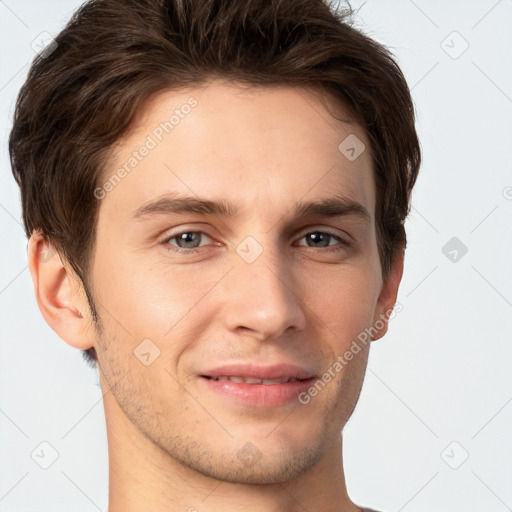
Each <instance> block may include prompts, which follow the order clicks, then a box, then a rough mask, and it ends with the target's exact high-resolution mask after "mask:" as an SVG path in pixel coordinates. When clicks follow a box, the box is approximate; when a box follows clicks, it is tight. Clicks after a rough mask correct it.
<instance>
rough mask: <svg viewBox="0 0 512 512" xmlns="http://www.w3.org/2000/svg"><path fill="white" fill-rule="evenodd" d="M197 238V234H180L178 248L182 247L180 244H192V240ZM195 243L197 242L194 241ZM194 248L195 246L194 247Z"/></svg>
mask: <svg viewBox="0 0 512 512" xmlns="http://www.w3.org/2000/svg"><path fill="white" fill-rule="evenodd" d="M196 236H197V233H194V232H192V231H191V232H189V233H182V234H181V235H180V236H179V237H178V241H179V243H178V245H179V246H180V247H183V245H182V243H184V244H190V243H192V244H193V243H194V240H193V238H194V237H196ZM196 242H197V240H196ZM185 247H186V248H190V247H189V246H188V245H185ZM194 247H195V246H194Z"/></svg>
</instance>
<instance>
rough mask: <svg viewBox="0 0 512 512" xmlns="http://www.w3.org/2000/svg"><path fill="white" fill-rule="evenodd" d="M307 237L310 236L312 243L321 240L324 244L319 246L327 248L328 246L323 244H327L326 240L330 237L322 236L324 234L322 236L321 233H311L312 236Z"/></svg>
mask: <svg viewBox="0 0 512 512" xmlns="http://www.w3.org/2000/svg"><path fill="white" fill-rule="evenodd" d="M309 236H310V238H311V239H312V240H313V242H319V241H322V239H323V242H324V243H323V244H321V245H320V246H321V247H327V245H328V244H327V243H325V242H327V241H328V238H329V236H330V235H328V236H324V234H323V233H312V234H311V235H309Z"/></svg>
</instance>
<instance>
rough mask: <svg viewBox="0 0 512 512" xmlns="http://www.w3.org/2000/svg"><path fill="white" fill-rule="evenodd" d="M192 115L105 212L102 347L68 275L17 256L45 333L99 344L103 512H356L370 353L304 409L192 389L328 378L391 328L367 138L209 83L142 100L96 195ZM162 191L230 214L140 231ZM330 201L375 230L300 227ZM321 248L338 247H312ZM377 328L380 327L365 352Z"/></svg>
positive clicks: (262, 94)
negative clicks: (315, 236)
mask: <svg viewBox="0 0 512 512" xmlns="http://www.w3.org/2000/svg"><path fill="white" fill-rule="evenodd" d="M190 97H193V98H195V99H196V100H197V105H196V106H195V107H194V108H192V109H191V111H190V113H189V114H188V115H186V116H184V117H183V119H180V121H179V123H178V124H177V125H176V126H175V127H174V129H173V130H172V132H169V133H168V134H165V136H164V137H163V138H162V140H161V141H160V142H159V143H158V145H157V146H156V147H154V148H152V149H151V151H150V152H149V153H148V154H147V156H145V157H144V158H143V159H142V160H141V161H140V162H138V163H137V166H136V167H135V168H134V169H133V170H132V171H131V172H130V173H129V174H128V175H127V176H126V177H124V178H123V179H122V180H121V181H120V182H119V183H117V184H116V186H115V187H114V188H113V189H112V190H110V191H108V193H106V194H105V197H104V198H103V199H101V206H100V210H99V218H98V225H97V237H96V244H95V247H94V252H93V260H92V262H93V264H92V271H91V274H90V276H89V278H90V279H89V280H90V283H91V287H92V293H93V296H94V301H95V304H96V307H97V311H98V314H99V317H100V320H101V327H102V329H101V332H100V331H99V330H98V329H97V328H96V327H95V325H94V324H93V323H92V320H91V315H90V312H89V309H88V306H87V301H86V299H85V295H84V292H83V289H82V287H81V284H80V282H79V281H78V280H77V279H76V277H75V276H74V275H73V273H72V272H71V270H70V267H69V265H68V264H67V263H66V261H65V260H63V259H61V258H60V257H59V255H58V254H57V253H53V256H52V257H51V258H48V257H45V258H41V257H38V255H41V254H43V253H44V254H48V252H44V251H47V250H48V247H47V244H46V243H45V242H44V240H43V239H42V237H41V236H40V234H39V233H34V235H33V236H32V238H31V240H30V249H31V250H29V266H30V270H31V274H32V277H33V281H34V286H35V290H36V295H37V299H38V303H39V307H40V309H41V311H42V313H43V315H44V317H45V319H46V320H47V322H48V323H49V324H50V326H51V327H52V328H53V329H54V330H55V331H56V332H57V334H59V336H60V337H61V338H62V339H63V340H65V341H66V342H67V343H68V344H70V345H71V346H73V347H76V348H80V349H86V348H89V347H91V346H94V347H95V348H96V351H97V354H98V357H99V372H100V384H101V388H102V391H103V394H104V408H105V416H106V422H107V434H108V446H109V461H110V483H109V488H110V492H109V512H136V511H140V510H143V509H144V510H152V511H154V512H163V511H166V512H168V511H178V510H179V511H182V510H190V511H191V512H192V511H193V510H197V511H199V512H206V511H219V510H222V511H225V512H230V511H235V510H241V509H242V507H243V510H245V511H262V510H265V511H269V512H270V511H275V512H278V511H279V512H282V511H290V512H291V511H299V510H304V509H306V510H308V511H317V510H323V511H334V510H336V511H347V512H348V511H356V510H360V508H359V507H357V506H356V505H355V504H354V503H352V502H351V501H350V499H349V497H348V494H347V490H346V486H345V479H344V473H343V463H342V435H341V432H342V429H343V427H344V425H345V423H346V422H347V420H348V419H349V417H350V415H351V414H352V412H353V410H354V407H355V404H356V402H357V399H358V397H359V393H360V390H361V386H362V382H363V378H364V373H365V369H366V364H367V357H368V349H369V343H368V344H367V345H366V346H364V345H361V350H360V351H359V353H358V354H357V355H355V356H354V358H353V359H352V360H351V361H350V362H349V363H348V364H347V365H346V366H344V367H343V369H342V370H341V371H339V372H337V373H336V377H335V378H334V379H333V380H332V381H331V382H329V383H328V385H326V386H325V388H324V389H322V391H321V392H319V393H318V394H317V396H315V397H314V398H312V399H311V401H310V402H309V403H308V404H305V405H302V404H300V403H299V402H298V401H297V400H294V401H292V402H289V403H286V404H285V405H280V406H276V407H267V408H263V407H252V406H248V405H243V404H239V403H234V402H232V401H231V400H229V399H228V398H226V397H223V396H220V395H218V394H217V393H215V392H213V391H211V390H209V389H207V387H206V386H205V382H204V380H203V379H201V378H200V377H199V373H200V372H201V370H203V371H204V370H205V369H208V368H213V367H215V366H219V365H221V364H226V363H234V362H242V361H243V362H248V361H253V362H256V363H260V364H263V365H265V364H270V363H277V362H285V361H286V362H290V363H294V364H297V365H300V366H303V367H304V368H307V369H308V370H310V371H312V372H314V373H315V375H317V376H321V375H322V374H323V373H324V372H325V371H327V370H328V369H329V368H331V367H332V365H333V363H334V362H335V361H336V358H337V357H338V356H340V355H342V354H344V353H345V352H346V350H348V349H349V347H350V345H351V343H352V342H353V341H354V340H356V339H357V336H358V334H360V333H361V332H362V331H364V329H365V328H369V327H371V326H373V325H375V323H376V321H377V320H378V319H379V318H382V316H381V315H385V314H386V312H387V314H388V315H389V312H390V311H391V309H392V308H393V305H394V303H395V301H396V294H397V290H398V286H399V282H400V279H401V277H402V271H403V254H401V255H399V257H398V258H397V259H396V263H395V265H394V267H393V271H392V273H391V275H390V277H389V279H388V280H387V281H386V282H383V280H382V276H381V268H380V262H379V256H378V252H377V240H376V231H375V200H376V197H375V184H374V179H373V174H372V173H373V171H372V163H371V148H370V143H369V140H368V138H367V136H366V134H365V132H364V130H363V129H362V128H361V127H360V126H359V125H357V124H356V123H354V122H342V121H339V120H336V119H334V118H333V117H332V116H331V114H330V112H332V111H333V109H334V108H336V109H337V112H338V115H339V116H341V118H343V119H345V120H347V121H349V120H350V116H349V113H348V111H344V110H343V109H342V108H341V105H338V104H337V105H333V104H332V103H329V101H328V99H327V98H325V97H323V96H321V95H320V94H319V93H318V92H315V91H313V90H310V89H304V88H295V87H291V86H281V87H272V88H256V87H254V86H252V87H248V86H243V87H242V86H240V85H236V84H233V83H231V82H227V81H220V80H214V81H212V82H211V83H209V84H207V86H205V87H201V88H194V89H190V90H186V91H185V90H181V91H165V92H162V93H160V94H158V95H156V96H154V97H153V98H151V100H150V101H149V102H148V103H147V104H146V105H145V108H144V109H143V111H142V112H141V114H140V115H139V117H138V118H137V120H136V123H135V124H134V126H133V127H132V129H131V130H130V132H129V133H128V134H127V135H126V137H125V138H124V139H123V140H122V141H120V142H119V144H118V145H117V146H116V148H115V152H114V154H113V156H112V159H111V161H110V162H109V164H108V166H107V171H106V174H105V176H104V178H105V180H107V179H108V178H109V177H110V176H111V175H112V174H113V173H114V172H115V171H116V170H117V169H118V168H119V167H120V166H122V165H123V164H124V163H125V162H126V161H127V160H128V159H129V158H130V156H131V155H132V154H133V151H136V150H137V149H138V148H140V147H141V146H142V145H144V143H145V141H146V140H147V137H148V135H150V134H151V133H152V131H153V130H154V129H155V127H157V126H159V123H161V122H162V121H165V120H167V119H168V118H169V116H170V115H171V114H172V111H173V110H174V109H175V108H179V107H180V106H181V105H184V104H186V102H187V99H188V98H190ZM350 134H355V135H356V136H357V137H358V138H359V139H360V140H361V141H363V142H364V144H365V147H366V150H365V151H363V153H362V154H361V155H360V156H359V157H358V158H357V159H355V160H354V161H350V160H349V159H347V158H346V157H345V155H344V154H342V153H341V152H340V151H339V149H338V146H339V144H340V143H341V142H342V141H343V140H344V139H345V138H346V137H347V136H348V135H350ZM169 192H177V193H180V194H184V195H191V196H201V197H205V198H208V199H212V200H220V199H223V200H225V201H229V202H231V203H233V204H234V205H236V206H238V207H239V212H238V213H237V214H236V215H235V216H233V217H222V216H219V215H211V214H208V215H204V214H199V213H186V214H181V215H178V214H159V215H152V216H147V217H141V218H138V219H134V218H133V213H134V212H135V211H136V210H137V209H138V208H140V207H141V205H143V204H146V203H147V202H148V201H152V200H154V199H156V198H159V197H161V196H162V195H163V194H166V193H169ZM334 194H339V195H343V196H346V197H349V198H351V199H353V200H355V201H357V202H359V203H361V204H362V205H363V206H364V207H365V208H366V209H367V210H368V212H369V213H370V216H371V221H370V222H366V221H365V220H364V219H363V218H362V217H361V216H356V215H345V216H340V217H333V218H329V217H325V216H313V217H308V218H296V217H294V216H293V208H294V207H295V204H296V203H298V202H299V201H311V200H316V199H321V198H329V197H332V196H333V195H334ZM191 231H192V232H197V231H200V232H202V233H204V234H202V235H198V236H196V239H195V240H196V249H197V252H194V253H188V254H178V253H177V252H175V251H173V249H177V248H179V245H178V241H177V239H176V238H174V239H172V238H171V236H172V235H174V236H175V235H177V234H179V233H185V232H191ZM326 231H327V232H329V233H331V234H334V235H335V236H340V237H342V238H344V239H345V240H347V241H350V244H351V245H350V246H345V245H341V244H340V243H339V241H338V240H337V239H336V238H330V237H327V242H326V243H325V244H322V243H319V242H318V241H317V242H316V243H315V241H314V240H313V241H312V240H311V238H310V236H306V235H308V234H309V235H310V234H311V233H318V232H322V233H325V232H326ZM249 236H250V237H253V238H254V239H255V240H256V241H257V242H258V244H259V246H260V247H261V249H262V252H261V254H260V255H259V256H258V257H257V258H256V259H255V260H254V261H253V262H251V263H248V262H247V261H246V260H244V259H243V258H242V257H241V256H240V254H239V253H238V252H237V250H236V249H237V246H239V244H240V243H241V242H242V241H244V240H245V239H246V237H249ZM326 236H327V235H326ZM251 243H253V242H251ZM253 244H254V243H253ZM326 245H328V247H326ZM182 247H183V245H182ZM186 247H187V246H185V250H187V249H186ZM188 247H193V245H191V244H190V242H189V245H188ZM251 247H253V248H254V247H255V246H254V245H253V246H251ZM334 248H339V249H340V250H338V251H329V249H334ZM188 250H190V249H188ZM251 250H253V249H251ZM386 330H387V324H386V323H385V325H384V327H383V328H382V329H381V330H380V331H378V333H377V334H376V335H375V336H374V339H377V338H380V337H382V335H384V334H385V332H386ZM148 339H149V340H151V342H149V343H150V344H152V345H150V346H156V347H158V350H159V351H160V354H159V356H158V357H157V358H156V359H155V360H154V361H153V362H152V363H151V364H150V365H148V366H146V365H144V364H142V363H141V361H140V360H139V359H138V358H137V357H136V356H135V355H134V350H136V349H137V347H138V346H139V345H140V344H141V342H142V341H143V340H148ZM146 343H148V342H146ZM247 443H250V446H251V449H253V450H255V451H256V453H257V454H259V455H258V456H259V458H258V460H257V461H256V462H255V463H252V462H251V461H248V460H247V458H244V457H243V456H241V455H240V453H242V454H243V453H245V452H243V451H242V452H240V450H242V449H243V447H244V446H246V444H247ZM246 450H247V448H246ZM253 484H259V485H253Z"/></svg>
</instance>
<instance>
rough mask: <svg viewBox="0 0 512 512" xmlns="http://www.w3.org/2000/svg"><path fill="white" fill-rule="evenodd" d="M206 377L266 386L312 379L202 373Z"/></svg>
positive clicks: (218, 380) (220, 380)
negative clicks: (261, 377) (260, 377)
mask: <svg viewBox="0 0 512 512" xmlns="http://www.w3.org/2000/svg"><path fill="white" fill-rule="evenodd" d="M201 377H204V378H205V379H210V380H214V381H217V382H225V381H230V382H238V383H244V384H263V385H265V386H271V385H273V384H286V383H287V382H300V381H305V380H311V379H297V378H296V377H285V378H280V379H258V378H256V377H240V376H235V375H219V376H218V377H213V376H209V375H201Z"/></svg>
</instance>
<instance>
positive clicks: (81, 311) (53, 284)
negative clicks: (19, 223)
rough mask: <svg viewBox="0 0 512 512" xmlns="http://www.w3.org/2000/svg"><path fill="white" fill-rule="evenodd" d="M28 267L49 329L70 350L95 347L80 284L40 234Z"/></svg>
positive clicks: (31, 245)
mask: <svg viewBox="0 0 512 512" xmlns="http://www.w3.org/2000/svg"><path fill="white" fill-rule="evenodd" d="M28 267H29V270H30V275H31V276H32V283H33V285H34V291H35V295H36V299H37V304H38V306H39V309H40V311H41V313H42V315H43V317H44V319H45V320H46V322H47V323H48V325H49V326H50V327H51V328H52V329H53V330H54V331H55V332H56V333H57V334H58V335H59V336H60V338H62V339H63V340H64V341H65V342H66V343H68V344H69V345H70V346H72V347H75V348H79V349H82V350H86V349H88V348H90V347H92V346H93V344H94V343H93V341H94V340H93V339H92V337H91V333H90V329H89V328H88V327H89V316H90V314H89V309H88V307H87V304H85V303H84V301H83V299H82V297H81V294H80V286H81V285H80V283H79V280H78V279H77V278H76V277H75V276H74V275H72V273H71V271H70V270H69V269H68V268H66V266H65V265H64V264H63V262H62V259H61V256H60V255H59V253H58V252H57V251H56V249H55V248H54V247H53V246H52V245H51V243H50V242H49V241H47V240H45V238H44V237H43V235H42V234H41V232H40V231H34V233H33V234H32V236H31V237H30V239H29V242H28Z"/></svg>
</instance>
